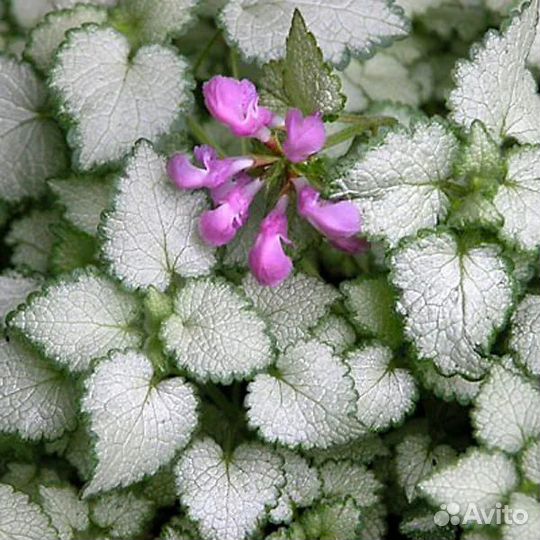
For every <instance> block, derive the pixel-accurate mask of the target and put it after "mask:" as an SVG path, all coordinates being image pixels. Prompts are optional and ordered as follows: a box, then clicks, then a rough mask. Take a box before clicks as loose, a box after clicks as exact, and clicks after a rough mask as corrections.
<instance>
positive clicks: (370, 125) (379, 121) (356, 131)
mask: <svg viewBox="0 0 540 540" xmlns="http://www.w3.org/2000/svg"><path fill="white" fill-rule="evenodd" d="M338 122H343V123H345V124H351V125H350V126H349V127H346V128H345V129H343V130H341V131H338V132H337V133H334V134H333V135H330V136H329V137H328V138H327V139H326V145H325V148H331V147H332V146H337V145H338V144H341V143H342V142H345V141H348V140H349V139H352V138H353V137H356V136H357V135H361V134H362V133H364V132H366V131H375V130H377V129H379V128H380V127H383V126H393V125H394V124H396V123H397V120H396V119H395V118H390V117H387V116H373V117H370V116H354V115H350V114H347V115H343V116H339V117H338Z"/></svg>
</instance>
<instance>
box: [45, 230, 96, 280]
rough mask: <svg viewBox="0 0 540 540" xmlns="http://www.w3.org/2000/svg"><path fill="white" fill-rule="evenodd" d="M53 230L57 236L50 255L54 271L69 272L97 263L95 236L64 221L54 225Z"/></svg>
mask: <svg viewBox="0 0 540 540" xmlns="http://www.w3.org/2000/svg"><path fill="white" fill-rule="evenodd" d="M51 230H52V233H53V235H54V236H55V237H56V240H55V241H54V244H53V246H52V249H51V257H50V266H51V271H52V272H54V273H56V274H63V273H68V272H72V271H73V270H76V269H77V268H84V267H86V266H90V265H92V264H95V263H96V251H97V243H96V240H95V238H93V237H92V236H90V235H89V234H86V233H83V232H81V231H78V230H77V229H75V227H72V226H71V225H70V224H69V223H66V222H63V221H62V222H60V223H58V224H55V225H53V226H52V227H51Z"/></svg>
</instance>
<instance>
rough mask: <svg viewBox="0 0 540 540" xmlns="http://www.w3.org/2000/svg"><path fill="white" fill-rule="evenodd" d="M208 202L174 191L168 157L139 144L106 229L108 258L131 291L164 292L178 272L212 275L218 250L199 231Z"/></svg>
mask: <svg viewBox="0 0 540 540" xmlns="http://www.w3.org/2000/svg"><path fill="white" fill-rule="evenodd" d="M206 209H208V203H207V201H206V198H205V197H204V195H203V194H202V193H200V192H198V193H190V192H187V191H180V190H178V189H176V188H174V187H173V185H172V183H171V182H170V180H169V178H168V177H167V172H166V162H165V158H163V157H162V156H160V155H159V154H157V153H156V152H155V151H154V150H153V148H152V146H151V145H150V144H148V143H147V142H140V143H139V144H137V146H136V147H135V150H134V152H133V155H132V156H131V157H130V158H129V159H128V161H127V164H126V168H125V170H124V174H123V175H122V177H121V178H120V179H119V180H118V184H117V187H116V194H115V195H114V202H113V208H112V209H111V210H110V211H109V212H108V213H107V214H106V216H105V218H104V222H103V225H102V228H101V233H102V236H103V238H104V243H103V248H102V249H103V254H104V256H105V258H106V259H107V260H108V261H109V264H110V267H111V271H112V273H114V274H115V275H116V276H118V277H119V278H120V279H121V280H122V281H123V282H124V283H125V284H126V285H127V286H128V287H131V288H137V287H143V288H147V287H149V286H150V285H152V286H154V287H156V288H158V289H160V290H164V289H166V288H167V287H168V285H169V284H170V282H171V279H172V278H173V276H174V275H175V274H178V275H181V276H185V277H192V276H199V275H203V274H207V273H209V271H210V269H211V267H212V265H213V264H214V261H215V258H214V250H213V249H212V248H209V247H208V246H206V245H204V244H203V242H202V240H201V238H200V237H199V233H198V230H197V220H198V218H199V216H200V214H201V213H202V212H203V211H204V210H206Z"/></svg>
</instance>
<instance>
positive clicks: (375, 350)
mask: <svg viewBox="0 0 540 540" xmlns="http://www.w3.org/2000/svg"><path fill="white" fill-rule="evenodd" d="M346 362H347V364H348V365H349V366H350V368H351V377H352V378H353V379H354V388H355V390H356V393H357V394H358V398H357V401H356V407H357V413H356V414H357V418H358V420H359V421H360V422H361V424H362V425H364V426H367V427H368V428H369V429H376V430H380V429H384V428H387V427H388V426H390V425H392V424H396V423H398V422H400V421H401V420H402V419H403V418H404V417H405V415H406V414H408V413H410V412H411V411H412V410H413V409H414V402H415V400H416V398H417V397H418V391H417V388H416V383H415V380H414V378H413V376H412V375H411V374H410V373H409V371H408V370H406V369H403V368H397V369H396V368H394V367H392V365H391V364H392V351H391V350H390V349H389V348H388V347H384V346H382V345H377V344H375V345H369V346H366V347H364V348H362V349H359V350H355V351H351V352H350V353H349V354H348V355H347V357H346Z"/></svg>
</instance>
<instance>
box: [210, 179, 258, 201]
mask: <svg viewBox="0 0 540 540" xmlns="http://www.w3.org/2000/svg"><path fill="white" fill-rule="evenodd" d="M252 181H253V178H252V177H251V176H249V174H247V173H245V172H239V173H238V174H237V175H236V176H234V177H233V178H231V179H230V180H229V181H227V182H224V183H223V184H221V185H220V186H218V187H216V188H214V189H211V190H210V196H211V197H212V201H214V204H222V203H223V202H224V201H225V199H226V197H227V195H228V194H229V193H230V192H231V191H232V190H233V189H235V188H237V187H241V186H247V184H249V183H250V182H252Z"/></svg>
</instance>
